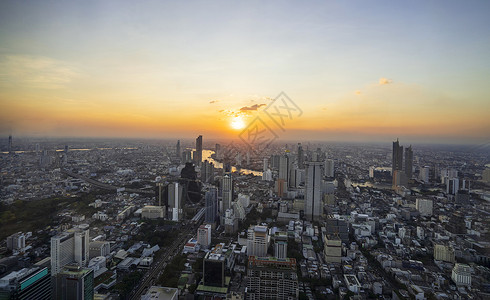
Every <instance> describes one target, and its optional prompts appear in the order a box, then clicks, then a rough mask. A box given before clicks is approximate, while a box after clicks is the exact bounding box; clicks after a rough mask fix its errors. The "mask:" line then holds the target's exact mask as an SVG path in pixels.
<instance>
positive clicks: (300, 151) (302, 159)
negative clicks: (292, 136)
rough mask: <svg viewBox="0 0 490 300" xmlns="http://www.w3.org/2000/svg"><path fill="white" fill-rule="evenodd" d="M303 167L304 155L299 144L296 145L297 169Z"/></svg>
mask: <svg viewBox="0 0 490 300" xmlns="http://www.w3.org/2000/svg"><path fill="white" fill-rule="evenodd" d="M303 165H304V153H303V147H302V146H301V143H298V168H300V169H303Z"/></svg>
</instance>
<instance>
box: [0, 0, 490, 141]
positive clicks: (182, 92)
mask: <svg viewBox="0 0 490 300" xmlns="http://www.w3.org/2000/svg"><path fill="white" fill-rule="evenodd" d="M488 6H489V4H488V3H487V2H483V1H482V2H475V3H472V5H471V6H468V5H466V4H464V3H458V2H453V1H450V2H444V5H442V3H438V2H431V3H426V2H413V3H403V4H396V3H395V4H394V3H389V4H386V3H380V2H379V3H375V4H373V3H363V2H353V3H331V2H328V3H312V4H311V5H308V6H304V5H300V4H298V3H293V2H281V3H280V4H279V3H267V4H257V3H241V4H239V9H237V8H236V7H234V6H232V5H230V4H229V3H220V2H213V3H196V2H194V3H186V4H183V3H160V2H154V3H148V4H146V5H139V4H135V3H132V2H110V1H109V2H89V3H88V4H83V5H82V4H77V3H62V2H56V1H55V2H50V3H49V4H45V3H43V4H41V3H35V2H30V3H27V2H24V3H20V2H18V1H4V2H2V3H1V4H0V16H1V17H0V40H1V41H2V45H1V46H0V120H1V121H0V135H2V136H5V137H7V136H8V135H9V134H12V135H13V136H14V137H22V136H31V137H131V138H162V137H163V138H179V139H180V138H193V137H194V138H195V136H197V135H198V134H202V135H204V136H206V137H209V139H218V138H223V139H233V138H236V137H237V136H238V134H239V133H240V132H241V131H242V130H243V128H244V127H245V126H247V124H250V122H252V120H253V118H255V117H256V116H262V115H263V114H264V112H263V110H264V108H265V107H266V106H267V105H268V104H270V103H271V100H272V99H274V98H275V97H276V96H277V95H278V94H279V93H280V92H281V91H284V92H285V93H286V94H287V95H288V96H289V97H290V98H291V99H292V100H293V101H294V102H295V103H296V104H297V105H298V106H299V107H301V109H302V111H303V115H302V116H301V118H298V119H296V120H294V122H291V123H289V124H288V127H287V130H286V131H284V132H282V131H279V130H278V133H280V139H281V140H318V141H329V140H333V141H376V142H390V141H392V140H394V138H395V137H399V138H400V139H402V140H403V141H404V142H405V141H406V143H453V144H458V143H465V144H466V143H468V144H484V143H487V142H488V140H489V138H490V135H489V132H490V122H489V121H488V117H487V115H488V111H489V109H490V103H489V102H488V100H487V98H488V89H487V87H486V80H485V79H486V78H488V75H489V70H490V68H489V61H490V60H489V59H488V53H489V51H488V50H489V49H488V48H489V45H490V41H489V38H488V35H487V34H486V28H488V27H489V25H490V24H489V23H490V21H489V20H488V18H486V15H485V12H486V11H488V8H489V7H488Z"/></svg>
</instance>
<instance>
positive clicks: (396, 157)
mask: <svg viewBox="0 0 490 300" xmlns="http://www.w3.org/2000/svg"><path fill="white" fill-rule="evenodd" d="M392 159H393V161H392V164H391V175H392V176H393V186H394V187H396V186H397V185H398V183H400V182H401V180H400V178H401V177H403V176H401V174H400V172H401V171H402V170H403V146H400V142H399V141H398V139H396V142H393V158H392ZM397 181H398V183H397Z"/></svg>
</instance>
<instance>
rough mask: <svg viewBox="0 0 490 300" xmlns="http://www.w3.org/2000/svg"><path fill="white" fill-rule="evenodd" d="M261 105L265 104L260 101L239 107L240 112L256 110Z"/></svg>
mask: <svg viewBox="0 0 490 300" xmlns="http://www.w3.org/2000/svg"><path fill="white" fill-rule="evenodd" d="M262 106H265V104H264V103H262V104H254V105H252V106H244V107H242V108H240V111H241V112H248V111H253V110H258V109H259V108H260V107H262Z"/></svg>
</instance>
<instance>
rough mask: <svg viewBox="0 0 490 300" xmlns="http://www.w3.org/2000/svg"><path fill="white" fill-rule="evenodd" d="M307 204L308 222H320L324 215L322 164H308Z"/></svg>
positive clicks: (306, 214)
mask: <svg viewBox="0 0 490 300" xmlns="http://www.w3.org/2000/svg"><path fill="white" fill-rule="evenodd" d="M305 164H306V195H305V198H306V203H305V216H306V219H307V220H310V221H313V220H318V219H319V217H320V216H321V214H322V211H323V210H322V192H321V189H322V164H323V163H322V162H306V163H305Z"/></svg>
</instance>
